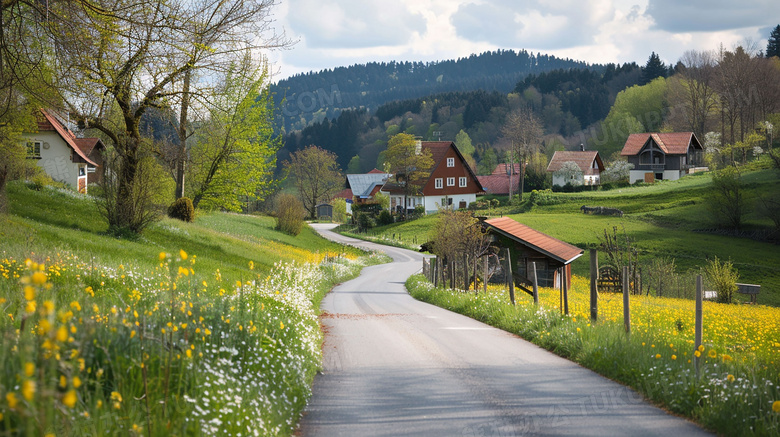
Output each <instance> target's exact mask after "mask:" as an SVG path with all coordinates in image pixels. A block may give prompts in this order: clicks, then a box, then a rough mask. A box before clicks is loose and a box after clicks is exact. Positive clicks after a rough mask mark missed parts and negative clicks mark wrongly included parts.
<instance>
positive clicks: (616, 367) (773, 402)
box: [406, 275, 780, 436]
mask: <svg viewBox="0 0 780 437" xmlns="http://www.w3.org/2000/svg"><path fill="white" fill-rule="evenodd" d="M406 286H407V288H408V289H409V291H410V293H411V295H412V296H413V297H415V298H416V299H419V300H422V301H425V302H429V303H432V304H434V305H438V306H440V307H442V308H446V309H449V310H451V311H455V312H458V313H461V314H464V315H466V316H469V317H472V318H474V319H476V320H480V321H482V322H484V323H487V324H490V325H492V326H495V327H498V328H500V329H504V330H506V331H509V332H513V333H515V334H518V335H520V336H522V337H523V338H525V339H527V340H529V341H532V342H533V343H536V344H538V345H540V346H542V347H544V348H546V349H548V350H551V351H553V352H555V353H556V354H558V355H561V356H563V357H566V358H568V359H571V360H573V361H576V362H578V363H580V364H582V365H583V366H585V367H588V368H590V369H592V370H594V371H596V372H599V373H601V374H602V375H604V376H606V377H608V378H611V379H613V380H616V381H618V382H621V383H623V384H626V385H629V386H631V387H633V388H634V389H636V390H637V391H639V392H640V393H642V394H643V395H644V396H645V397H646V398H648V399H649V400H651V401H652V402H654V403H656V404H658V405H660V406H662V407H664V408H666V409H667V410H669V411H671V412H673V413H675V414H679V415H683V416H685V417H688V418H691V419H693V420H694V421H696V422H698V423H700V424H701V425H703V426H704V427H706V428H708V429H710V430H712V431H715V432H717V433H718V434H719V435H734V436H740V435H746V436H752V435H757V436H771V435H778V434H779V433H780V342H778V339H780V322H779V321H780V309H778V308H773V307H767V306H763V305H758V306H749V305H728V304H719V303H714V302H705V305H704V310H703V313H704V332H703V343H702V346H701V347H700V348H699V349H698V350H696V349H694V302H693V301H691V300H686V299H674V298H658V297H654V296H631V323H632V329H631V334H630V335H626V333H625V330H624V327H623V309H622V308H623V307H622V305H623V301H622V295H620V294H610V293H601V294H600V296H599V318H598V321H597V322H596V323H591V321H590V309H589V308H590V305H589V295H590V294H589V281H588V280H587V279H585V278H582V277H578V276H575V277H574V278H573V281H572V290H571V293H570V315H569V316H564V315H562V314H561V310H560V308H559V291H558V290H554V289H551V288H541V289H540V305H539V306H538V307H537V306H535V305H534V304H533V299H531V298H530V297H529V296H527V295H525V294H523V293H520V295H519V297H518V299H517V305H516V306H512V305H511V303H510V301H509V296H508V292H507V290H506V288H505V287H494V286H490V287H489V288H488V292H487V293H482V292H480V293H474V292H473V291H472V292H463V291H460V290H451V289H444V288H434V287H433V285H432V284H431V283H430V282H428V281H427V280H426V279H425V278H424V277H423V276H422V275H416V276H413V277H412V278H410V279H409V280H408V281H407V284H406ZM695 357H698V359H700V360H701V367H700V375H699V376H697V375H696V370H695V367H694V360H695V359H696V358H695Z"/></svg>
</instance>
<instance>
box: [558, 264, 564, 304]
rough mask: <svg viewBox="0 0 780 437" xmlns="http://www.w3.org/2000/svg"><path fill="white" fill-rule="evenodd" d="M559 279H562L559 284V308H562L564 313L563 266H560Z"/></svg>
mask: <svg viewBox="0 0 780 437" xmlns="http://www.w3.org/2000/svg"><path fill="white" fill-rule="evenodd" d="M558 280H559V281H561V282H560V284H558V302H559V303H558V308H560V309H561V314H563V267H559V268H558Z"/></svg>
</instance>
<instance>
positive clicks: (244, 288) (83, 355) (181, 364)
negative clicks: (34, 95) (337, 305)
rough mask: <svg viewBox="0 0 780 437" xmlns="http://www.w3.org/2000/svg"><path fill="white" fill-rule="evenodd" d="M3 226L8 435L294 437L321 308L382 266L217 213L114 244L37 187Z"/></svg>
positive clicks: (82, 204) (70, 196) (84, 202)
mask: <svg viewBox="0 0 780 437" xmlns="http://www.w3.org/2000/svg"><path fill="white" fill-rule="evenodd" d="M8 199H9V203H10V213H8V214H3V215H0V309H2V312H1V313H0V314H2V317H0V365H1V366H2V368H3V374H2V376H0V435H3V436H17V435H70V436H88V435H150V436H164V435H267V436H277V435H292V434H293V432H294V429H295V427H296V424H297V421H298V418H299V417H300V413H301V411H302V410H303V408H304V406H305V405H306V400H307V398H308V396H310V394H311V389H310V387H311V383H312V380H313V378H314V375H315V374H316V372H317V370H318V369H319V368H320V363H321V342H322V334H321V331H320V329H319V319H318V308H319V302H320V300H321V299H322V297H323V296H324V295H325V293H327V291H328V290H330V288H331V287H332V286H333V285H334V284H335V283H338V282H342V281H344V280H346V279H349V278H351V277H354V276H356V275H357V274H358V273H359V272H360V270H361V268H362V267H363V266H364V265H367V264H373V263H377V262H381V260H382V259H381V257H378V256H374V255H372V256H365V254H364V253H363V252H360V251H358V250H357V249H354V248H348V247H344V246H340V245H337V244H334V243H331V242H329V241H327V240H325V239H323V238H321V237H319V236H318V235H317V234H316V233H315V232H314V231H313V230H312V229H311V228H309V227H305V228H304V230H303V232H302V233H301V234H300V235H298V236H296V237H291V236H289V235H285V234H282V233H280V232H277V231H275V230H274V229H273V227H274V220H273V219H270V218H267V217H256V216H247V215H238V214H223V213H209V214H203V215H201V216H200V217H198V218H197V219H196V221H195V222H194V223H183V222H180V221H177V220H170V219H163V220H161V221H159V222H156V223H154V224H153V225H152V226H150V227H149V228H148V229H147V230H146V231H145V232H144V233H143V234H142V235H141V236H140V237H139V238H137V239H133V240H127V239H117V238H114V237H110V236H107V235H105V234H104V232H105V230H106V228H107V227H106V225H105V223H104V222H103V220H102V218H101V217H100V216H99V214H98V211H97V209H96V208H95V203H94V201H93V200H92V199H91V198H88V197H87V196H82V195H78V194H75V193H73V192H71V191H67V190H60V189H55V188H50V187H47V188H45V189H43V190H41V191H35V190H33V189H30V188H28V186H27V185H25V184H23V183H19V182H16V183H11V184H9V186H8Z"/></svg>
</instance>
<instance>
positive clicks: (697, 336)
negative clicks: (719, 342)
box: [693, 275, 703, 378]
mask: <svg viewBox="0 0 780 437" xmlns="http://www.w3.org/2000/svg"><path fill="white" fill-rule="evenodd" d="M702 294H703V291H702V283H701V275H696V328H695V330H694V337H693V347H694V348H695V349H694V350H698V349H699V346H701V336H702V329H703V323H702V319H703V314H702V300H703V296H702ZM693 362H694V365H695V367H696V377H697V378H698V377H699V369H700V368H701V358H700V357H696V355H695V353H694V355H693Z"/></svg>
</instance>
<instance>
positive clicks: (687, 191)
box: [369, 170, 780, 306]
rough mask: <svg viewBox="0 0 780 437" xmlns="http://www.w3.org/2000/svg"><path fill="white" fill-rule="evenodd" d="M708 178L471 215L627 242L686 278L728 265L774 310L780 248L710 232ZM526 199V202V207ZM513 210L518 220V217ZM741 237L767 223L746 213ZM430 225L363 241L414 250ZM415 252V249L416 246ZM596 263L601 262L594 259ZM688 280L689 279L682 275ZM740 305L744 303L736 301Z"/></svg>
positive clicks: (587, 239) (773, 183)
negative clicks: (713, 263)
mask: <svg viewBox="0 0 780 437" xmlns="http://www.w3.org/2000/svg"><path fill="white" fill-rule="evenodd" d="M743 177H744V181H745V184H746V192H747V194H748V196H749V198H751V199H756V198H758V197H759V196H762V195H767V194H771V193H775V192H776V190H777V182H778V178H777V173H776V172H773V171H770V170H762V171H753V172H747V173H745V174H744V176H743ZM710 182H711V177H710V175H709V174H706V173H705V174H696V175H693V176H687V177H684V178H682V179H680V180H677V181H663V182H659V183H656V184H653V185H646V186H638V187H629V188H623V189H616V190H610V191H593V192H582V193H555V194H553V195H552V196H551V197H550V198H548V199H545V201H544V202H542V203H540V204H535V205H531V204H529V202H526V204H524V205H523V206H521V207H519V208H517V207H508V206H504V207H500V208H494V209H490V210H480V211H477V212H476V214H478V215H487V216H489V217H498V216H507V215H508V216H509V217H512V218H513V219H515V220H517V221H519V222H520V223H523V224H526V225H528V226H530V227H532V228H534V229H537V230H539V231H541V232H544V233H546V234H548V235H551V236H553V237H555V238H558V239H561V240H563V241H566V242H568V243H571V244H574V245H575V246H578V247H581V248H583V249H584V248H588V247H596V246H597V245H598V244H599V241H600V238H603V233H604V230H607V231H609V232H612V230H613V228H617V231H618V234H619V235H623V234H624V233H625V235H627V236H628V237H629V238H630V239H631V240H632V241H633V242H634V244H635V246H636V247H637V248H638V249H639V251H640V255H639V256H640V263H647V262H650V261H652V260H653V259H661V258H669V259H674V262H675V266H676V268H677V271H678V273H680V274H686V273H688V272H689V271H696V270H698V269H699V268H700V267H703V266H704V265H705V264H706V262H707V260H708V259H711V258H712V257H716V256H717V257H718V258H719V259H722V260H728V259H730V260H731V261H732V262H733V263H734V266H735V267H736V269H737V270H738V271H739V274H740V282H743V283H751V284H760V285H761V294H760V295H759V296H758V302H759V303H762V304H766V305H772V306H780V248H778V246H777V245H776V244H772V243H766V242H760V241H756V240H752V239H749V238H744V237H736V236H727V235H721V234H718V233H712V232H709V231H711V230H712V229H713V228H715V227H716V223H715V222H714V221H713V218H712V214H711V213H710V211H709V209H708V208H707V205H706V202H705V200H704V199H705V197H706V194H707V191H708V190H709V184H710ZM528 196H529V194H526V199H527V198H528ZM582 205H588V206H604V207H609V208H618V209H621V210H622V211H623V212H624V216H623V217H609V216H599V215H586V214H583V213H582V212H581V211H580V207H581V206H582ZM518 209H519V210H521V211H522V212H518ZM745 222H746V223H745V226H744V228H745V230H746V231H753V230H762V229H767V228H769V227H770V222H769V220H768V219H765V218H762V217H760V216H759V215H757V214H756V213H755V212H753V211H751V212H750V213H748V214H747V215H746V219H745ZM435 224H436V215H431V216H427V217H425V218H422V219H420V220H414V221H410V222H406V223H397V224H393V225H389V226H385V227H379V228H375V229H374V230H372V231H371V233H370V234H369V238H374V239H378V240H388V239H389V240H394V242H395V244H398V245H406V246H407V247H414V246H416V244H415V243H414V242H415V241H417V242H422V241H426V240H427V236H428V235H429V233H430V230H431V229H432V228H433V226H435ZM418 244H419V243H418ZM600 261H603V257H601V256H600ZM588 263H589V261H588V257H587V256H583V257H580V258H579V259H577V260H575V261H574V263H573V264H572V267H573V271H574V273H576V274H579V275H582V276H585V275H587V274H588V270H589V264H588ZM688 276H690V275H688ZM737 298H743V299H744V297H743V296H739V295H738V296H737Z"/></svg>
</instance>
